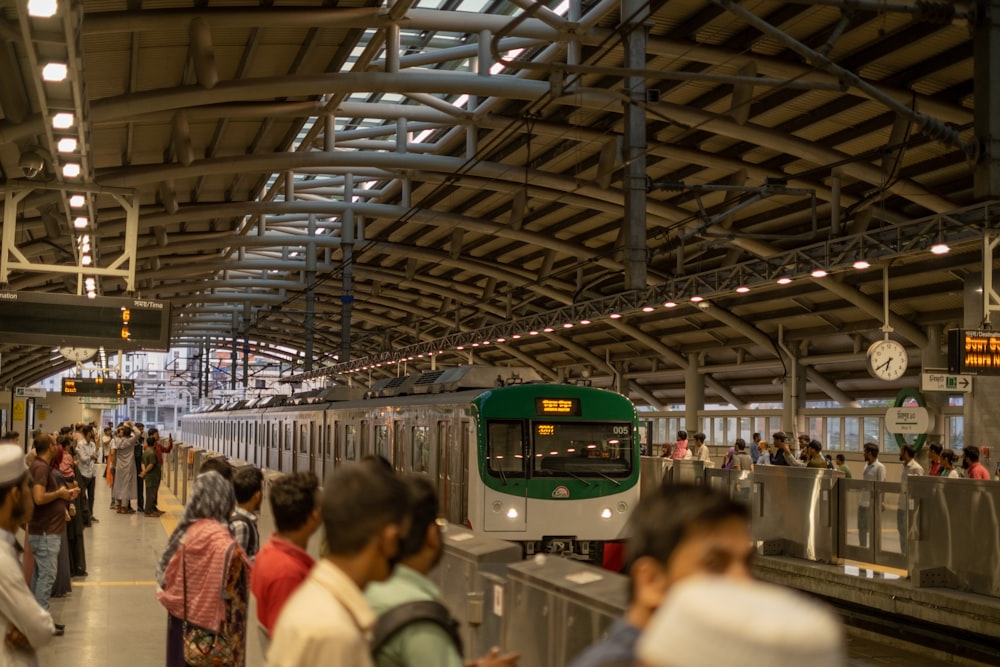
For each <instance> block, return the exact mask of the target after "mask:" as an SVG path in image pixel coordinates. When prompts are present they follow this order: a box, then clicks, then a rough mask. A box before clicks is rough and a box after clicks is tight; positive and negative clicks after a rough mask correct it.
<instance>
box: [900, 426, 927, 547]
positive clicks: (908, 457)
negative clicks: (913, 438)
mask: <svg viewBox="0 0 1000 667" xmlns="http://www.w3.org/2000/svg"><path fill="white" fill-rule="evenodd" d="M916 455H917V451H916V450H915V449H913V445H903V446H902V447H900V448H899V460H900V461H902V462H903V471H902V472H901V473H900V475H899V509H897V510H896V527H897V528H898V529H899V550H900V552H902V553H904V554H905V553H906V502H907V500H906V498H907V493H908V491H907V489H908V485H907V479H909V478H910V477H913V476H914V475H916V476H919V475H923V474H924V468H923V466H921V465H920V464H919V463H917V460H916V458H915V457H916Z"/></svg>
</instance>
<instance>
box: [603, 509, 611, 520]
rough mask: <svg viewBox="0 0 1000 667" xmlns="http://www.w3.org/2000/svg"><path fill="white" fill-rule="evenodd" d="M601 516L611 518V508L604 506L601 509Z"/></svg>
mask: <svg viewBox="0 0 1000 667" xmlns="http://www.w3.org/2000/svg"><path fill="white" fill-rule="evenodd" d="M601 518H602V519H610V518H611V508H610V507H605V508H604V509H602V510H601Z"/></svg>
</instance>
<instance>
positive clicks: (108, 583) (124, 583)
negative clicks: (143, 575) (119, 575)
mask: <svg viewBox="0 0 1000 667" xmlns="http://www.w3.org/2000/svg"><path fill="white" fill-rule="evenodd" d="M155 585H156V582H155V581H74V582H73V588H76V587H77V586H92V587H100V586H155Z"/></svg>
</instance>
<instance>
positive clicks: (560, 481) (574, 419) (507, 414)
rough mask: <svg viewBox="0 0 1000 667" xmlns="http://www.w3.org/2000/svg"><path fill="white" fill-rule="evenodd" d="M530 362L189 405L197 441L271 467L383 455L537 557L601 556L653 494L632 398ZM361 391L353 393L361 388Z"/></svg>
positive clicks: (480, 526) (462, 515)
mask: <svg viewBox="0 0 1000 667" xmlns="http://www.w3.org/2000/svg"><path fill="white" fill-rule="evenodd" d="M532 379H537V376H536V375H535V374H534V371H533V370H530V369H505V368H492V367H481V366H480V367H477V366H463V367H458V368H449V369H443V370H435V371H428V372H426V373H423V374H418V375H410V376H405V377H400V378H392V379H390V380H385V381H380V382H378V383H376V384H375V385H373V387H372V389H371V390H370V391H368V392H367V393H366V394H365V397H363V398H362V397H359V396H358V394H357V393H356V392H351V391H350V390H347V389H346V388H344V387H340V388H336V389H333V390H327V391H325V392H320V393H317V394H316V395H313V396H299V397H294V398H290V399H289V398H287V397H267V398H265V399H256V400H251V401H240V402H236V403H231V404H226V405H216V406H211V407H209V408H204V409H202V410H201V411H198V412H194V413H191V414H189V415H186V416H185V417H184V418H183V421H182V430H183V438H184V441H185V442H186V443H188V444H190V445H192V446H194V447H199V448H202V449H206V450H210V451H213V452H217V453H219V454H223V455H225V456H227V457H230V458H234V459H241V460H245V461H248V462H250V463H252V464H254V465H257V466H260V467H262V468H269V469H272V470H278V471H282V472H293V471H305V470H310V471H313V472H315V473H316V474H317V475H319V476H320V478H321V479H322V478H323V477H324V476H325V475H328V474H329V473H330V472H331V471H333V470H334V469H336V468H337V466H339V465H341V463H342V462H344V461H351V460H358V459H360V458H362V457H365V456H370V455H378V456H382V457H385V458H386V459H388V460H389V461H390V462H391V463H392V465H393V467H394V468H395V469H396V470H398V471H401V472H416V473H423V474H426V475H429V476H431V477H432V479H434V481H435V483H436V485H437V489H438V494H439V497H440V499H441V507H442V512H443V515H444V516H445V517H446V518H447V519H448V520H449V521H451V522H456V523H462V524H465V525H467V526H469V527H471V528H472V529H473V530H474V531H477V532H482V533H485V534H488V535H490V536H493V537H497V538H500V539H505V540H512V541H516V542H519V543H521V544H522V545H523V547H524V551H525V554H526V555H527V554H532V553H536V552H548V553H563V554H568V555H572V556H574V557H577V558H584V559H589V560H595V561H597V562H601V559H602V554H603V552H604V548H603V547H604V545H605V544H606V543H608V542H616V541H620V540H621V539H622V538H623V537H624V531H625V524H626V521H627V519H628V516H629V514H630V512H631V508H632V507H634V506H635V504H636V503H637V502H638V500H639V467H640V466H639V445H638V436H637V421H636V412H635V407H634V406H633V405H632V403H631V402H630V401H629V400H628V399H627V398H625V397H624V396H621V395H620V394H617V393H614V392H611V391H607V390H604V389H595V388H592V387H584V386H577V385H566V384H542V383H535V382H532V381H531V380H532ZM352 394H353V395H352Z"/></svg>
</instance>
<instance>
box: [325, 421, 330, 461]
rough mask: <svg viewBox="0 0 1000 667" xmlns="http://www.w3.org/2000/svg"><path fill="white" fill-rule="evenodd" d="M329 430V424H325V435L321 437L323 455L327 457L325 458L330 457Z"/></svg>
mask: <svg viewBox="0 0 1000 667" xmlns="http://www.w3.org/2000/svg"><path fill="white" fill-rule="evenodd" d="M330 430H331V429H330V425H329V424H327V425H326V427H325V433H326V437H324V438H323V457H324V458H327V459H329V458H330V446H331V443H330Z"/></svg>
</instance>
